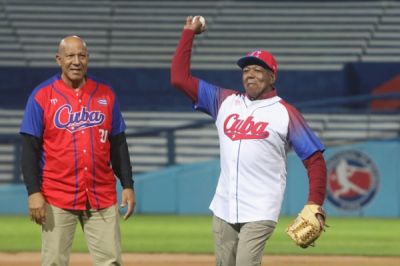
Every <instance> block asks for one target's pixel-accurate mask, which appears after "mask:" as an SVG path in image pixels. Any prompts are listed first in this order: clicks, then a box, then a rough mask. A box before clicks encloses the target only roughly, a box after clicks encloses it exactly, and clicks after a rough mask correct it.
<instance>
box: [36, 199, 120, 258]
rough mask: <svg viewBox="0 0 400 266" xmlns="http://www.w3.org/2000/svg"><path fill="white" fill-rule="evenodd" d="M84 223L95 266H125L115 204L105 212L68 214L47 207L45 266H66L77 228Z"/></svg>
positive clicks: (64, 211)
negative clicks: (122, 258) (123, 265)
mask: <svg viewBox="0 0 400 266" xmlns="http://www.w3.org/2000/svg"><path fill="white" fill-rule="evenodd" d="M78 222H79V223H80V224H81V226H82V229H83V232H84V236H85V238H86V243H87V246H88V249H89V252H90V254H91V256H92V260H93V265H96V266H110V265H115V266H116V265H122V260H121V236H120V228H119V213H118V208H117V206H116V205H113V206H111V207H109V208H106V209H102V210H88V211H68V210H63V209H60V208H57V207H55V206H52V205H49V204H48V205H47V217H46V224H44V225H43V226H42V265H43V266H67V265H69V255H70V250H71V246H72V240H73V238H74V234H75V228H76V226H77V224H78Z"/></svg>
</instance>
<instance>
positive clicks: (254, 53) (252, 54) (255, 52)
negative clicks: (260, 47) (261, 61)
mask: <svg viewBox="0 0 400 266" xmlns="http://www.w3.org/2000/svg"><path fill="white" fill-rule="evenodd" d="M260 55H261V51H254V52H252V53H251V54H250V56H255V57H260Z"/></svg>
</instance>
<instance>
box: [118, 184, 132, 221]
mask: <svg viewBox="0 0 400 266" xmlns="http://www.w3.org/2000/svg"><path fill="white" fill-rule="evenodd" d="M126 205H128V209H127V210H126V212H125V215H124V220H127V219H128V218H129V217H130V216H131V215H132V214H133V211H134V209H135V205H136V201H135V192H134V191H133V189H132V188H124V189H123V190H122V198H121V204H120V205H119V206H120V207H121V208H124V207H125V206H126Z"/></svg>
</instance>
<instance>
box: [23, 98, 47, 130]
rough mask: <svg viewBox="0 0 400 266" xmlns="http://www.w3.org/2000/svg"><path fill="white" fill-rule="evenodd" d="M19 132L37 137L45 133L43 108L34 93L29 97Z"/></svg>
mask: <svg viewBox="0 0 400 266" xmlns="http://www.w3.org/2000/svg"><path fill="white" fill-rule="evenodd" d="M19 132H20V133H25V134H29V135H32V136H35V137H37V138H41V137H42V135H43V109H42V107H41V106H40V105H39V104H38V102H37V101H36V100H35V97H34V95H31V96H30V97H29V99H28V103H27V104H26V107H25V113H24V118H23V119H22V123H21V128H20V130H19Z"/></svg>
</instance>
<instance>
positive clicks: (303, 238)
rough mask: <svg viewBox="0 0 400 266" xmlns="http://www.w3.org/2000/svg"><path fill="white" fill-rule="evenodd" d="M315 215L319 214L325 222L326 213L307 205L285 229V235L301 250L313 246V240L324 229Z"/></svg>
mask: <svg viewBox="0 0 400 266" xmlns="http://www.w3.org/2000/svg"><path fill="white" fill-rule="evenodd" d="M317 214H320V215H321V216H322V217H323V219H324V221H325V220H326V213H325V211H324V210H323V209H322V207H321V206H319V205H316V204H307V205H305V206H304V208H303V210H302V211H301V212H300V213H299V215H298V216H297V217H296V219H295V220H294V221H293V223H292V224H290V225H289V226H288V227H287V229H286V233H287V234H288V235H289V236H290V237H291V238H292V239H293V241H294V242H295V243H296V245H298V246H300V247H302V248H307V247H309V246H314V242H315V240H317V238H318V237H319V236H320V235H321V234H322V231H324V227H323V226H321V223H320V221H319V220H318V217H317Z"/></svg>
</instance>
